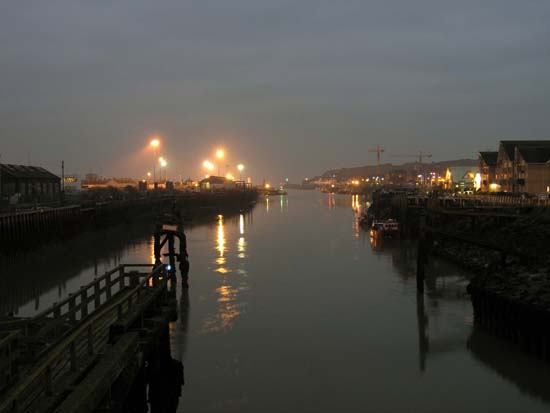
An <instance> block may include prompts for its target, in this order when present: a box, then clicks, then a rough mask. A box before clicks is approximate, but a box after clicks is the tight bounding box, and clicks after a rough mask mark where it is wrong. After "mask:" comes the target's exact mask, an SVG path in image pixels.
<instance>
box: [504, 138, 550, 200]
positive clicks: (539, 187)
mask: <svg viewBox="0 0 550 413" xmlns="http://www.w3.org/2000/svg"><path fill="white" fill-rule="evenodd" d="M549 154H550V141H547V140H544V141H543V140H538V141H535V140H529V141H527V140H525V141H522V140H514V141H500V146H499V150H498V157H497V165H496V169H495V181H496V184H497V185H498V189H499V190H501V191H504V192H530V193H541V192H547V189H548V188H547V187H548V186H549V185H550V181H549V179H550V176H549V174H548V173H547V171H546V169H545V168H546V167H547V166H548V164H547V162H548V161H549V160H550V157H549V156H548V155H549Z"/></svg>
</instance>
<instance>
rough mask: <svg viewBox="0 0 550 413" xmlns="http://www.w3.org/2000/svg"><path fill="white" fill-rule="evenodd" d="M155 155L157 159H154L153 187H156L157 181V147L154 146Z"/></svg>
mask: <svg viewBox="0 0 550 413" xmlns="http://www.w3.org/2000/svg"><path fill="white" fill-rule="evenodd" d="M153 156H154V157H155V159H154V160H153V189H154V188H155V183H156V182H157V148H156V147H154V148H153Z"/></svg>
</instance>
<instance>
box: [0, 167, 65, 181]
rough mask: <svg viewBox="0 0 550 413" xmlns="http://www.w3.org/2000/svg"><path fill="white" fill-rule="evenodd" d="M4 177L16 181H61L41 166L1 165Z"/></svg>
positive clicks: (0, 168)
mask: <svg viewBox="0 0 550 413" xmlns="http://www.w3.org/2000/svg"><path fill="white" fill-rule="evenodd" d="M0 171H1V173H2V176H10V177H12V178H16V179H48V180H59V177H58V176H57V175H54V174H53V173H51V172H49V171H47V170H46V169H44V168H42V167H40V166H27V165H11V164H0Z"/></svg>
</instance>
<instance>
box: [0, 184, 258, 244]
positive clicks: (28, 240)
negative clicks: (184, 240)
mask: <svg viewBox="0 0 550 413" xmlns="http://www.w3.org/2000/svg"><path fill="white" fill-rule="evenodd" d="M256 198H257V193H256V192H255V191H227V192H217V193H216V192H212V193H182V194H173V195H163V196H150V197H143V198H138V199H133V200H126V201H112V202H101V203H96V204H95V205H93V206H82V205H74V206H67V207H60V208H43V209H35V210H26V211H17V212H10V213H4V214H2V213H0V246H1V248H0V249H1V250H2V251H9V250H17V249H24V248H28V247H32V246H36V245H40V244H42V243H44V242H46V241H48V240H50V239H53V238H60V237H66V236H72V235H75V234H78V233H81V232H83V231H85V230H87V229H93V228H95V227H102V226H103V227H104V226H109V225H116V224H117V223H120V222H132V221H134V220H136V219H140V218H148V217H154V216H156V215H159V214H162V213H164V212H169V211H174V210H179V211H180V212H181V213H183V214H186V213H191V214H193V213H196V212H197V211H200V210H202V209H208V208H212V209H215V208H220V207H230V206H235V207H243V208H244V207H246V206H248V205H250V203H252V202H254V201H255V200H256Z"/></svg>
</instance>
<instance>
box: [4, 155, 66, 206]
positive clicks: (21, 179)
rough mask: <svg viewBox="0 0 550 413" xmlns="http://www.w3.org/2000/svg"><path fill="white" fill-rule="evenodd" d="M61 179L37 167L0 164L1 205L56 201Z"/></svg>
mask: <svg viewBox="0 0 550 413" xmlns="http://www.w3.org/2000/svg"><path fill="white" fill-rule="evenodd" d="M60 190H61V179H60V178H59V177H58V176H57V175H55V174H53V173H51V172H49V171H47V170H46V169H44V168H42V167H39V166H27V165H10V164H0V200H1V202H2V203H11V204H17V203H20V202H49V201H57V200H58V199H59V194H60Z"/></svg>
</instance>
